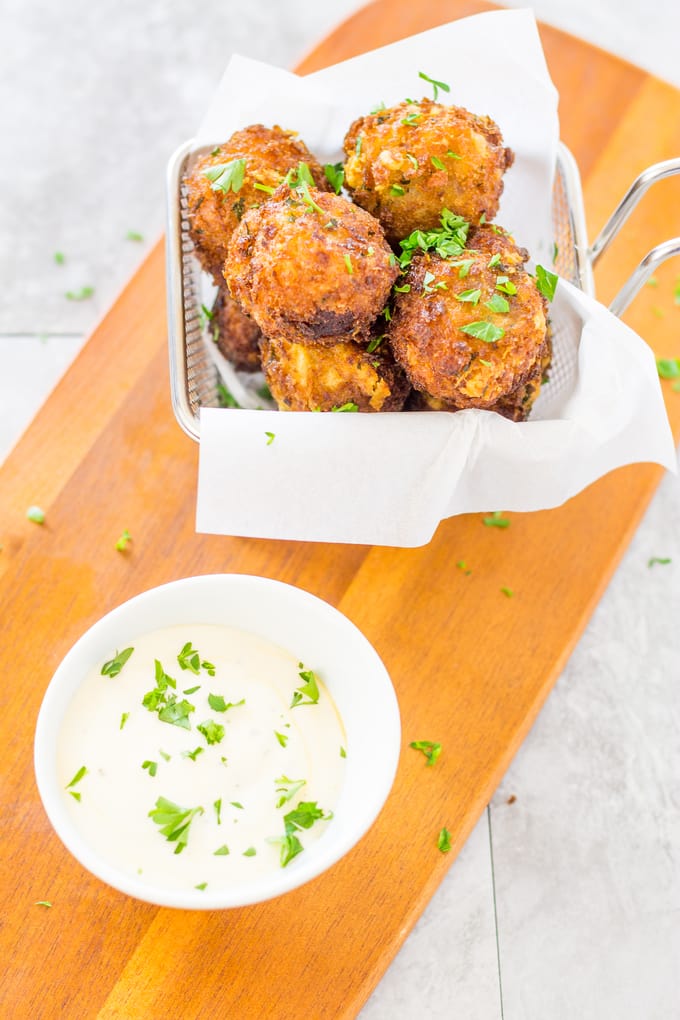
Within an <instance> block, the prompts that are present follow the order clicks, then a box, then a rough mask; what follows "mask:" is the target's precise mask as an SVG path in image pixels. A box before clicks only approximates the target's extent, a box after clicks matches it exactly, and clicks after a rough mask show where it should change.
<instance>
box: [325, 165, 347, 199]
mask: <svg viewBox="0 0 680 1020" xmlns="http://www.w3.org/2000/svg"><path fill="white" fill-rule="evenodd" d="M323 172H324V174H325V175H326V180H327V181H328V183H329V184H330V186H331V187H332V189H333V191H334V192H335V194H336V195H339V194H340V192H341V191H342V186H343V184H344V183H345V168H344V166H343V164H342V163H325V164H324V168H323Z"/></svg>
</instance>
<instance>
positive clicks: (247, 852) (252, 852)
mask: <svg viewBox="0 0 680 1020" xmlns="http://www.w3.org/2000/svg"><path fill="white" fill-rule="evenodd" d="M256 853H257V850H256V849H255V847H254V846H249V847H248V849H247V850H244V851H243V856H244V857H254V856H255V854H256Z"/></svg>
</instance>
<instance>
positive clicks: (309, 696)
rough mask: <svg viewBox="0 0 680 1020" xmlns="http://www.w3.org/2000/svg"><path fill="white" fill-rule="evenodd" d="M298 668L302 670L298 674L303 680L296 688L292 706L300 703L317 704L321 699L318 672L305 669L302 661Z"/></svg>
mask: <svg viewBox="0 0 680 1020" xmlns="http://www.w3.org/2000/svg"><path fill="white" fill-rule="evenodd" d="M298 668H299V670H300V672H299V673H298V676H299V677H300V679H301V680H302V681H303V682H302V684H301V685H300V686H299V687H297V688H296V689H295V693H294V694H293V700H292V701H291V703H290V707H291V708H297V706H298V705H316V704H317V703H318V701H319V686H318V683H317V677H316V673H315V672H314V670H312V669H305V668H304V666H303V664H302V663H301V662H300V663H298Z"/></svg>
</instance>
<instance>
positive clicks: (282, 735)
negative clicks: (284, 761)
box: [274, 730, 288, 747]
mask: <svg viewBox="0 0 680 1020" xmlns="http://www.w3.org/2000/svg"><path fill="white" fill-rule="evenodd" d="M274 736H275V737H276V739H277V740H278V742H279V744H280V745H281V747H285V746H286V744H287V743H288V736H287V735H286V734H285V733H279V732H278V731H277V730H274Z"/></svg>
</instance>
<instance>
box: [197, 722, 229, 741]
mask: <svg viewBox="0 0 680 1020" xmlns="http://www.w3.org/2000/svg"><path fill="white" fill-rule="evenodd" d="M196 729H197V730H198V732H199V733H202V734H203V736H204V737H205V739H206V740H207V742H208V743H209V744H219V743H220V742H221V740H222V739H223V737H224V726H223V725H222V723H218V722H215V720H214V719H206V720H205V722H202V723H199V724H198V726H197V727H196Z"/></svg>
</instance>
